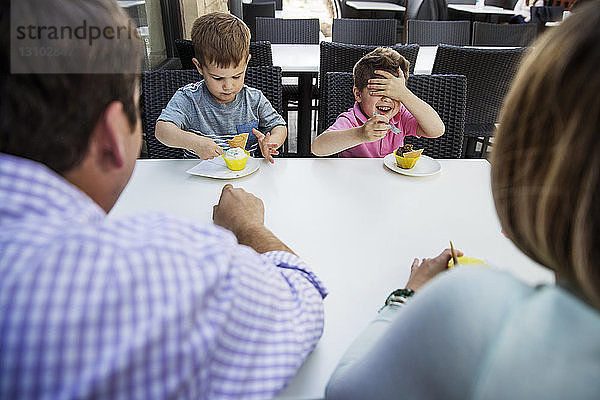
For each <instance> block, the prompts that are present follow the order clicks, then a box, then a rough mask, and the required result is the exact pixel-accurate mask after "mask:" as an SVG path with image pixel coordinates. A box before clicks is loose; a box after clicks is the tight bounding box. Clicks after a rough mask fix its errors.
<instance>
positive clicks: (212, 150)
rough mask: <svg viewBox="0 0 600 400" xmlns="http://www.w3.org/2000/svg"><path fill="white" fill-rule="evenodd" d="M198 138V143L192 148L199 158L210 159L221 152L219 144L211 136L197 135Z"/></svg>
mask: <svg viewBox="0 0 600 400" xmlns="http://www.w3.org/2000/svg"><path fill="white" fill-rule="evenodd" d="M198 139H199V141H198V145H197V146H196V148H195V149H193V150H194V152H195V153H196V154H197V155H198V157H200V158H201V159H203V160H211V159H213V158H215V157H219V156H220V155H221V154H223V149H222V148H221V146H219V145H218V144H216V143H215V141H214V140H212V139H211V138H207V137H204V136H199V137H198Z"/></svg>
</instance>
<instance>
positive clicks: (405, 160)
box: [394, 144, 423, 169]
mask: <svg viewBox="0 0 600 400" xmlns="http://www.w3.org/2000/svg"><path fill="white" fill-rule="evenodd" d="M421 153H423V149H419V150H414V149H413V146H412V144H405V145H404V146H401V147H398V149H396V151H395V152H394V155H395V156H396V164H398V166H399V167H400V168H404V169H410V168H412V167H414V166H415V165H416V164H417V161H419V158H420V157H421Z"/></svg>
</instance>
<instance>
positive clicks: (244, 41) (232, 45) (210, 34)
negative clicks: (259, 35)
mask: <svg viewBox="0 0 600 400" xmlns="http://www.w3.org/2000/svg"><path fill="white" fill-rule="evenodd" d="M192 42H193V43H194V50H195V52H196V58H197V59H198V62H199V63H200V65H201V66H203V67H204V66H206V65H208V64H211V63H214V64H216V65H217V66H218V67H221V68H227V67H230V66H237V65H239V64H240V62H241V61H245V60H247V59H248V54H250V29H248V27H247V26H246V24H245V23H244V22H243V21H242V20H241V19H239V18H238V17H236V16H235V15H231V14H228V13H225V12H214V13H210V14H206V15H203V16H201V17H199V18H198V19H197V20H196V21H194V26H193V27H192Z"/></svg>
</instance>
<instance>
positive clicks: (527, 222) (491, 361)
mask: <svg viewBox="0 0 600 400" xmlns="http://www.w3.org/2000/svg"><path fill="white" fill-rule="evenodd" d="M599 71H600V3H599V2H598V1H594V2H591V4H587V5H586V6H583V7H581V9H579V10H577V12H576V13H574V14H573V15H572V16H571V17H569V18H568V19H567V20H565V21H563V22H562V23H561V25H560V26H559V27H556V28H552V29H550V30H549V32H548V33H547V34H545V35H544V36H543V37H541V38H540V39H539V40H538V41H537V42H536V43H535V44H534V48H533V49H532V50H531V53H530V54H529V55H528V56H527V58H526V60H524V62H523V64H522V66H521V68H520V70H519V73H518V74H517V77H516V79H515V83H514V85H513V87H512V89H511V91H510V93H509V94H508V96H507V99H506V103H505V106H504V109H503V111H502V114H501V118H500V125H499V129H498V132H497V134H496V138H495V145H494V150H493V159H492V190H493V195H494V201H495V205H496V209H497V211H498V215H499V218H500V221H501V223H502V226H503V228H504V231H505V232H506V234H507V236H508V237H509V238H510V239H511V240H512V241H513V242H514V243H515V244H516V245H517V246H518V247H519V248H520V249H521V250H522V251H523V252H524V253H525V254H527V255H528V256H529V257H531V258H532V259H533V260H535V261H536V262H538V263H540V264H542V265H544V266H546V267H548V268H550V269H551V270H553V271H554V272H555V273H556V281H557V284H556V285H545V286H538V287H530V286H528V285H526V284H524V283H522V282H521V281H519V280H517V279H515V278H513V277H512V276H510V275H508V274H507V273H504V272H500V271H494V270H490V269H488V268H466V267H465V268H462V269H461V268H458V269H457V271H453V272H449V273H443V274H440V275H439V276H436V277H435V279H432V280H431V281H429V279H430V278H432V277H433V276H434V275H436V274H437V273H438V272H441V271H444V270H445V269H446V264H447V262H448V260H449V258H450V255H449V252H448V251H445V252H444V253H442V254H441V255H440V256H438V257H436V258H434V259H432V260H427V261H425V262H424V263H422V264H421V265H420V266H419V265H418V264H415V266H414V267H413V268H412V272H411V277H410V278H409V281H408V283H407V289H412V290H415V291H416V294H415V295H414V296H411V294H412V292H411V291H410V290H403V291H400V292H398V293H396V297H395V298H394V299H393V300H395V301H392V302H390V303H389V305H387V306H386V307H384V308H383V309H382V310H381V312H380V313H379V317H378V318H377V319H376V320H375V321H374V322H373V323H372V324H371V325H370V326H369V327H368V328H367V330H366V331H365V332H364V333H363V334H362V335H361V336H360V337H359V338H358V339H357V340H356V341H355V343H354V344H353V345H352V346H351V348H350V349H349V350H348V351H347V353H346V354H345V355H344V357H343V358H342V360H341V361H340V364H339V365H338V367H337V369H336V371H335V372H334V374H333V375H332V377H331V379H330V381H329V384H328V387H327V393H326V394H327V398H328V399H392V398H393V399H399V398H405V399H598V398H600V313H599V312H598V310H599V308H600V266H599V265H598V263H600V72H599ZM422 285H423V287H422V288H421V286H422ZM403 302H404V303H405V304H402V303H403Z"/></svg>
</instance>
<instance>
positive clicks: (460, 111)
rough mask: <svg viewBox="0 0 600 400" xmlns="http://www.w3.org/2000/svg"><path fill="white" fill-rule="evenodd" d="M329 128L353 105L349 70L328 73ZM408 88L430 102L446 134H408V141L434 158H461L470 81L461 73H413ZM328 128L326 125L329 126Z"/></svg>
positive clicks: (351, 81)
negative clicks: (424, 135) (468, 83)
mask: <svg viewBox="0 0 600 400" xmlns="http://www.w3.org/2000/svg"><path fill="white" fill-rule="evenodd" d="M325 79H326V81H327V87H328V90H327V93H326V97H327V109H326V115H327V117H326V121H327V124H326V125H327V127H329V126H331V125H332V124H333V123H334V122H335V120H336V118H337V117H338V116H339V115H340V114H341V113H343V112H345V111H347V110H348V109H350V108H352V106H353V105H354V96H353V94H352V86H353V78H352V73H350V72H328V73H327V76H326V78H325ZM406 85H407V87H408V88H409V89H410V90H411V91H412V92H413V93H414V94H415V95H416V96H418V97H419V98H420V99H422V100H423V101H425V102H426V103H428V104H429V105H431V106H432V107H433V108H434V109H435V110H436V111H437V113H438V114H439V116H440V118H441V119H442V121H443V122H444V125H445V126H446V131H445V133H444V135H443V136H441V137H439V138H435V139H428V138H416V137H406V139H405V141H406V143H411V144H413V145H415V146H417V147H418V148H423V149H424V151H423V153H424V154H426V155H428V156H430V157H435V158H460V156H461V152H462V141H463V132H464V125H465V107H466V95H467V80H466V78H465V77H464V76H462V75H411V76H410V77H409V78H408V81H407V83H406ZM327 127H326V128H327Z"/></svg>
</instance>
